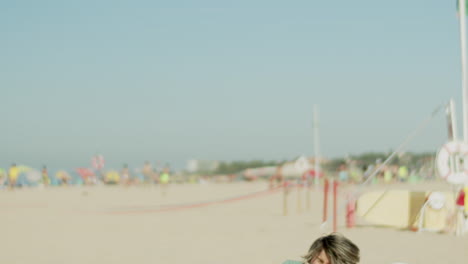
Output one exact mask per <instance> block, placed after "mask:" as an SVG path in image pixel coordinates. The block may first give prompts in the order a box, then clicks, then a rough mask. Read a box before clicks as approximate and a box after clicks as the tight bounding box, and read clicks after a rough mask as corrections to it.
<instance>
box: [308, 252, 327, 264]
mask: <svg viewBox="0 0 468 264" xmlns="http://www.w3.org/2000/svg"><path fill="white" fill-rule="evenodd" d="M310 264H330V260H329V259H328V256H327V254H325V251H323V250H322V251H321V252H320V254H319V255H318V256H317V257H316V258H315V259H313V260H312V261H311V262H310Z"/></svg>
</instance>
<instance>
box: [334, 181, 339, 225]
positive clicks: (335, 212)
mask: <svg viewBox="0 0 468 264" xmlns="http://www.w3.org/2000/svg"><path fill="white" fill-rule="evenodd" d="M337 199H338V181H336V180H333V232H336V220H337V218H338V216H337V206H336V205H337Z"/></svg>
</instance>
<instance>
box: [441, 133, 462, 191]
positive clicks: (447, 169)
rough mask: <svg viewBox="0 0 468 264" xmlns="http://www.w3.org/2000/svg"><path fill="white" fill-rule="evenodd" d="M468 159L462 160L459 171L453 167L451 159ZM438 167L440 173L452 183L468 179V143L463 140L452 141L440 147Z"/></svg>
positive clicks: (460, 182) (459, 182)
mask: <svg viewBox="0 0 468 264" xmlns="http://www.w3.org/2000/svg"><path fill="white" fill-rule="evenodd" d="M452 157H453V158H457V159H463V160H467V161H466V163H465V162H462V163H461V164H460V168H459V170H458V171H457V170H456V169H452V167H453V166H451V162H452V161H451V159H452ZM436 162H437V169H438V170H439V175H440V176H441V177H442V178H443V179H445V180H446V181H448V182H449V183H452V184H463V183H465V182H467V181H468V144H467V143H465V142H462V141H450V142H448V143H446V144H445V145H443V146H442V148H440V150H439V152H438V153H437V161H436Z"/></svg>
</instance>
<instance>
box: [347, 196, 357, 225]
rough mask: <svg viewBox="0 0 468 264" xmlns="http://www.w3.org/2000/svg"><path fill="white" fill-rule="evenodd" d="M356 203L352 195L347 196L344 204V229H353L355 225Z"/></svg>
mask: <svg viewBox="0 0 468 264" xmlns="http://www.w3.org/2000/svg"><path fill="white" fill-rule="evenodd" d="M355 212H356V201H355V200H354V197H353V196H352V195H348V203H347V204H346V227H347V228H353V227H354V225H355Z"/></svg>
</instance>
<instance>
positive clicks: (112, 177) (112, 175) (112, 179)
mask: <svg viewBox="0 0 468 264" xmlns="http://www.w3.org/2000/svg"><path fill="white" fill-rule="evenodd" d="M105 180H106V182H107V183H118V182H119V181H120V175H119V173H118V172H117V171H115V170H112V171H109V172H107V173H106V178H105Z"/></svg>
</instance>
